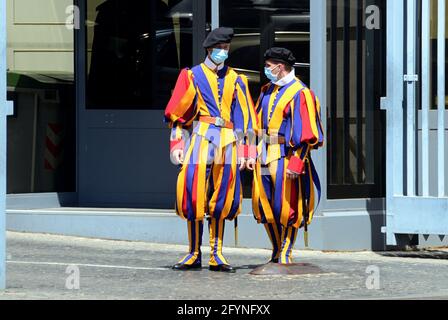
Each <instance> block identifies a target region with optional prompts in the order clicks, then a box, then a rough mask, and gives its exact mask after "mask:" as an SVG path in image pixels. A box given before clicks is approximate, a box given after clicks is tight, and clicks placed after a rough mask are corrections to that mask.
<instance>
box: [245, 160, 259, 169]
mask: <svg viewBox="0 0 448 320" xmlns="http://www.w3.org/2000/svg"><path fill="white" fill-rule="evenodd" d="M256 164H257V161H256V160H255V159H248V160H247V161H246V168H247V169H248V170H250V171H254V170H255V166H256Z"/></svg>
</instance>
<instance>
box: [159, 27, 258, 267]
mask: <svg viewBox="0 0 448 320" xmlns="http://www.w3.org/2000/svg"><path fill="white" fill-rule="evenodd" d="M232 38H233V29H231V28H218V29H215V30H213V31H212V32H211V33H210V34H209V35H208V37H207V38H206V39H205V41H204V45H203V46H204V48H205V49H206V50H207V53H208V54H207V57H206V59H205V61H204V62H203V63H201V64H200V65H198V66H195V67H193V68H192V69H184V70H182V71H181V73H180V75H179V78H178V80H177V83H176V87H175V89H174V91H173V95H172V97H171V100H170V101H169V103H168V105H167V107H166V110H165V119H166V121H167V122H169V123H170V125H171V127H172V133H171V155H172V158H173V160H174V161H175V163H176V164H181V165H182V166H181V170H180V172H179V176H178V180H177V192H176V198H177V201H176V212H177V214H178V215H179V216H180V217H181V218H183V219H185V220H187V223H188V237H189V242H190V250H189V253H188V254H187V255H186V256H185V257H183V258H182V259H181V260H180V261H179V262H178V263H177V264H176V265H174V266H173V269H175V270H191V269H200V268H201V258H202V257H201V244H202V233H203V226H204V218H205V217H206V216H208V218H209V233H210V247H211V254H210V261H209V268H210V270H212V271H220V272H231V273H233V272H235V269H234V268H233V267H232V266H231V265H230V264H229V263H228V262H227V260H226V259H225V258H224V256H223V254H222V247H223V235H224V224H225V220H234V219H235V218H236V217H237V215H238V214H239V213H240V211H241V202H242V197H243V194H242V191H243V190H242V185H241V176H240V170H243V169H244V168H245V167H246V166H247V167H248V168H249V169H251V170H253V169H255V155H254V156H252V159H248V155H249V148H248V144H247V134H248V133H250V132H252V133H254V129H255V126H256V115H255V108H254V104H253V102H252V98H251V96H250V93H249V89H248V83H247V79H246V77H245V76H243V75H238V74H237V73H236V72H235V71H234V70H233V69H232V68H230V67H228V66H226V65H225V64H224V61H225V60H226V59H227V57H228V51H229V47H230V42H231V40H232ZM254 121H255V122H254ZM191 126H193V133H192V135H191V137H187V136H186V135H187V134H186V133H185V130H183V129H187V128H189V127H191ZM252 136H254V134H252ZM250 149H251V150H255V144H253V148H250ZM251 153H252V154H254V153H255V152H254V151H252V152H251Z"/></svg>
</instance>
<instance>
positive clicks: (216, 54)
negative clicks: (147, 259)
mask: <svg viewBox="0 0 448 320" xmlns="http://www.w3.org/2000/svg"><path fill="white" fill-rule="evenodd" d="M228 57H229V51H228V50H224V49H217V48H214V49H213V51H212V53H211V54H210V58H211V59H212V60H213V61H214V62H215V63H216V64H221V63H223V62H224V61H226V60H227V58H228Z"/></svg>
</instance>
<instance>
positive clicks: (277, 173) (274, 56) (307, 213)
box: [252, 48, 324, 264]
mask: <svg viewBox="0 0 448 320" xmlns="http://www.w3.org/2000/svg"><path fill="white" fill-rule="evenodd" d="M295 61H296V60H295V58H294V56H293V54H292V52H291V51H290V50H288V49H285V48H271V49H269V50H267V51H266V53H265V74H266V76H267V77H268V78H269V80H271V82H270V83H268V84H267V85H265V86H264V87H263V88H262V92H261V95H260V98H259V100H258V102H257V106H256V111H257V115H258V126H259V136H260V135H261V136H262V139H261V142H260V143H259V145H258V161H257V165H256V170H255V172H254V183H253V195H252V197H253V198H252V201H253V212H254V216H255V218H256V219H257V221H258V222H259V223H262V224H264V226H265V229H266V231H267V234H268V236H269V239H270V240H271V243H272V248H273V249H272V257H271V261H272V262H275V263H281V264H291V263H292V257H291V251H292V248H293V247H294V242H295V240H296V238H297V232H298V230H299V229H300V228H301V227H304V228H307V226H308V224H310V223H311V221H312V218H313V213H314V207H315V203H316V201H315V199H316V197H315V190H314V186H316V189H317V191H318V198H319V200H320V183H319V178H318V175H317V172H316V170H315V168H314V165H313V162H312V159H311V150H314V149H317V148H319V147H320V146H322V145H323V141H324V140H323V139H324V136H323V128H322V123H321V120H320V104H319V100H318V98H317V97H316V96H315V95H314V93H313V92H312V91H311V90H310V89H308V88H307V87H306V86H305V84H304V83H302V82H301V81H300V80H299V79H298V78H297V77H296V76H295V71H294V67H293V66H294V64H295Z"/></svg>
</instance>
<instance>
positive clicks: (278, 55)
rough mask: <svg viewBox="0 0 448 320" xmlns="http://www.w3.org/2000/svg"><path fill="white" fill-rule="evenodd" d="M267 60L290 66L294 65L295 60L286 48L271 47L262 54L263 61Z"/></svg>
mask: <svg viewBox="0 0 448 320" xmlns="http://www.w3.org/2000/svg"><path fill="white" fill-rule="evenodd" d="M268 59H274V60H278V61H282V62H284V63H286V64H288V65H290V66H294V64H295V63H296V58H295V57H294V55H293V54H292V52H291V51H290V50H288V49H286V48H278V47H273V48H271V49H268V50H267V51H266V52H265V54H264V60H265V61H266V60H268Z"/></svg>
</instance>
